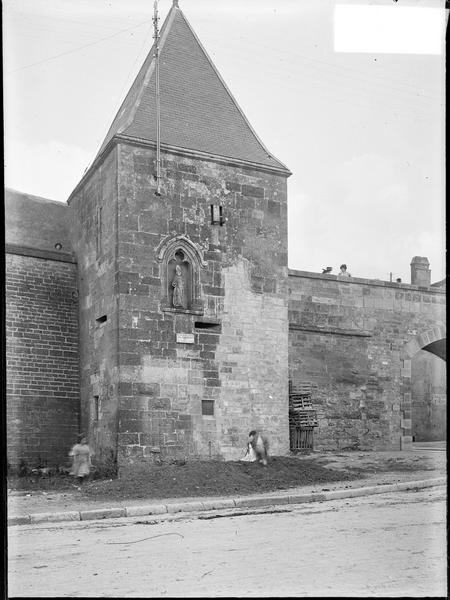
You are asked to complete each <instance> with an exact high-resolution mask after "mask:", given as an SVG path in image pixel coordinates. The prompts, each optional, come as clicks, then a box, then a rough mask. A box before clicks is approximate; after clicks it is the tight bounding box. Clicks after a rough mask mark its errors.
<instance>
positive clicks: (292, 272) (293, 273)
mask: <svg viewBox="0 0 450 600" xmlns="http://www.w3.org/2000/svg"><path fill="white" fill-rule="evenodd" d="M288 276H289V277H304V278H306V279H323V280H328V281H339V283H345V284H359V285H370V286H378V287H388V288H394V289H401V290H407V291H419V292H427V293H430V294H440V295H443V296H445V289H440V288H437V287H433V284H431V285H430V287H426V286H423V285H412V284H410V283H396V282H395V281H383V280H381V279H365V278H362V277H338V276H337V275H330V274H325V273H313V272H312V271H298V270H296V269H288Z"/></svg>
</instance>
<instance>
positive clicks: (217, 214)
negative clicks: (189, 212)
mask: <svg viewBox="0 0 450 600" xmlns="http://www.w3.org/2000/svg"><path fill="white" fill-rule="evenodd" d="M223 223H224V219H223V207H222V206H220V205H217V204H211V225H223Z"/></svg>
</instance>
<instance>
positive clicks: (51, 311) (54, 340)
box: [6, 254, 79, 467]
mask: <svg viewBox="0 0 450 600" xmlns="http://www.w3.org/2000/svg"><path fill="white" fill-rule="evenodd" d="M6 365H7V366H6V369H7V382H6V384H7V385H6V391H7V436H8V462H9V464H10V465H12V466H15V467H17V466H18V464H19V462H20V461H21V460H24V461H25V462H26V463H27V464H28V465H29V466H36V465H38V464H39V463H41V464H47V465H48V466H58V465H65V464H67V460H68V458H67V455H68V452H69V449H70V447H71V445H72V444H73V443H74V442H75V441H76V434H77V433H78V419H79V372H78V300H77V282H76V265H75V264H73V263H70V262H61V261H53V260H46V259H43V258H35V257H32V256H21V255H19V254H7V255H6Z"/></svg>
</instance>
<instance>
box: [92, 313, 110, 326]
mask: <svg viewBox="0 0 450 600" xmlns="http://www.w3.org/2000/svg"><path fill="white" fill-rule="evenodd" d="M107 320H108V317H107V315H102V316H101V317H98V318H97V319H95V321H96V323H99V324H101V323H106V321H107Z"/></svg>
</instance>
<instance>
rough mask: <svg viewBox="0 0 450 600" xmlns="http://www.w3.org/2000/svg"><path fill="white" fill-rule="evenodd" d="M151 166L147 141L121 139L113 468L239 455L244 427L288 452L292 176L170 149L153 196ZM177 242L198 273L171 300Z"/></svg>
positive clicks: (193, 272) (165, 154) (276, 447)
mask: <svg viewBox="0 0 450 600" xmlns="http://www.w3.org/2000/svg"><path fill="white" fill-rule="evenodd" d="M154 172H155V167H154V150H152V149H149V148H142V147H138V146H137V145H126V144H120V148H119V179H118V181H119V206H118V213H119V228H118V249H119V251H118V278H119V279H118V290H119V306H120V315H119V326H120V332H119V336H120V338H119V339H120V341H119V343H120V360H119V363H120V390H121V394H120V410H119V461H120V465H121V466H123V467H126V466H127V465H129V464H130V463H132V462H135V461H142V460H150V461H151V460H154V458H155V457H158V458H160V457H162V458H167V457H175V456H180V455H182V456H192V457H193V456H203V457H208V456H215V457H223V458H225V459H230V458H231V459H235V458H237V457H238V456H240V455H241V454H242V448H243V447H245V443H246V438H247V435H248V431H249V430H250V429H252V428H261V429H264V430H265V431H267V432H268V433H269V435H270V437H271V441H272V448H273V451H274V452H275V453H283V452H285V451H287V449H288V423H287V414H288V411H287V402H288V380H287V334H288V324H287V295H286V276H287V217H286V214H287V211H286V176H280V175H278V174H274V173H268V172H265V171H262V170H251V169H247V168H243V167H239V166H235V165H230V164H226V163H225V162H221V163H219V162H213V161H211V160H209V161H208V160H200V159H196V158H188V157H186V156H182V155H175V154H168V153H164V154H163V168H162V186H161V187H162V195H161V196H160V197H158V196H156V195H155V194H154V190H155V182H154V178H153V173H154ZM212 205H214V206H217V207H219V206H221V207H222V215H223V218H225V219H226V222H225V223H224V224H223V225H220V224H217V225H213V224H211V206H212ZM177 250H181V251H182V252H183V254H184V260H185V262H186V263H187V264H188V268H189V269H191V275H192V277H191V283H190V286H191V288H192V290H191V297H190V299H189V302H188V303H187V306H185V307H184V308H178V309H177V308H175V307H174V306H173V294H171V278H172V275H173V273H172V275H170V274H169V275H168V271H167V268H168V262H170V259H171V258H170V257H172V260H173V257H174V255H175V254H176V252H177ZM169 266H170V265H169ZM169 270H170V269H169ZM188 287H189V286H188ZM202 413H203V414H202ZM204 413H212V414H204Z"/></svg>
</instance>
